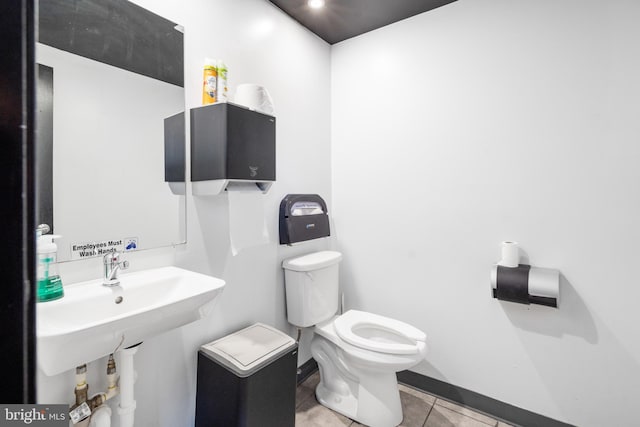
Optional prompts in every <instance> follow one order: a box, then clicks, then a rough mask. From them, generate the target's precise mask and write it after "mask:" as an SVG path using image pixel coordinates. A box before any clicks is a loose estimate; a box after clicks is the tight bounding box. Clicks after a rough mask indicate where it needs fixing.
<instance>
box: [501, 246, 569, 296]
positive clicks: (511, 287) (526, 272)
mask: <svg viewBox="0 0 640 427" xmlns="http://www.w3.org/2000/svg"><path fill="white" fill-rule="evenodd" d="M491 291H492V295H493V297H494V298H496V299H499V300H502V301H510V302H516V303H521V304H539V305H545V306H549V307H555V308H558V306H559V303H560V272H559V271H558V270H554V269H551V268H540V267H532V266H531V265H528V264H520V263H519V255H518V246H517V243H515V242H503V243H502V260H501V261H499V262H498V263H497V264H495V265H494V266H493V268H492V269H491Z"/></svg>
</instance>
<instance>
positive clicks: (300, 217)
mask: <svg viewBox="0 0 640 427" xmlns="http://www.w3.org/2000/svg"><path fill="white" fill-rule="evenodd" d="M330 234H331V233H330V231H329V214H328V212H327V204H326V203H325V201H324V200H323V199H322V197H320V196H318V195H317V194H287V195H286V196H285V198H284V199H282V202H280V244H281V245H291V244H293V243H298V242H304V241H306V240H313V239H319V238H321V237H328V236H329V235H330Z"/></svg>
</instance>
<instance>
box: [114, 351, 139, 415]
mask: <svg viewBox="0 0 640 427" xmlns="http://www.w3.org/2000/svg"><path fill="white" fill-rule="evenodd" d="M137 351H138V346H135V347H129V348H125V349H123V350H121V351H120V405H118V414H119V415H120V427H133V420H134V412H135V410H136V401H135V400H134V398H133V397H134V395H133V383H134V381H135V371H134V369H133V355H134V354H136V352H137Z"/></svg>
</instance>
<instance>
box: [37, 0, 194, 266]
mask: <svg viewBox="0 0 640 427" xmlns="http://www.w3.org/2000/svg"><path fill="white" fill-rule="evenodd" d="M38 7H39V11H38V14H39V17H38V39H37V40H38V43H37V44H36V62H37V63H38V65H37V66H38V78H37V90H36V94H37V95H36V108H37V115H36V120H37V136H36V200H37V201H36V212H37V218H36V221H37V223H38V224H40V223H47V224H49V225H50V226H52V228H53V233H54V234H57V235H61V236H62V237H61V238H59V239H58V240H57V243H58V259H59V260H60V261H69V260H78V259H83V258H88V257H94V256H100V255H103V254H104V253H105V252H107V251H111V250H120V251H125V252H126V251H133V250H143V249H150V248H158V247H163V246H170V245H174V244H179V243H184V242H185V240H186V238H185V233H186V201H185V128H184V110H185V107H184V99H185V98H184V36H183V30H182V28H181V26H179V25H177V24H176V23H174V22H171V21H169V20H167V19H164V18H162V17H160V16H158V15H156V14H154V13H152V12H150V11H148V10H146V9H144V8H142V7H139V6H137V5H135V4H133V3H130V2H128V1H126V0H42V1H40V2H39V6H38Z"/></svg>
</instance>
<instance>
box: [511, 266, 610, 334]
mask: <svg viewBox="0 0 640 427" xmlns="http://www.w3.org/2000/svg"><path fill="white" fill-rule="evenodd" d="M501 305H502V308H503V310H504V312H505V314H506V315H507V317H508V318H509V320H510V321H511V323H512V324H513V325H514V326H516V327H517V328H520V329H523V330H526V331H529V332H536V333H539V334H543V335H548V336H554V337H558V338H559V337H562V336H564V335H573V336H576V337H580V338H582V339H584V340H585V341H587V342H588V343H590V344H597V343H598V330H597V328H596V324H595V322H594V320H593V317H592V316H591V313H590V312H589V309H588V308H587V306H586V305H585V303H584V301H583V300H582V298H581V297H580V294H578V292H577V291H576V289H575V288H574V287H573V285H572V284H571V282H569V281H568V280H567V278H566V277H564V275H562V274H560V304H559V308H558V309H556V308H551V307H544V306H538V305H534V304H532V305H531V306H529V309H528V310H523V309H522V308H523V305H521V304H517V303H510V302H502V301H501ZM534 312H539V313H536V315H532V313H534Z"/></svg>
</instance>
